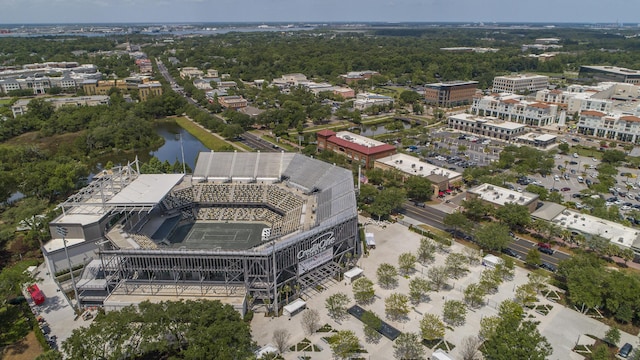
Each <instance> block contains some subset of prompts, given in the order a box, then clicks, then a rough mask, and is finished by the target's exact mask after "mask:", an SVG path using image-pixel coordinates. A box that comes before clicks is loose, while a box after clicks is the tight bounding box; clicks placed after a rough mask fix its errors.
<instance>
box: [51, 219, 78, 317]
mask: <svg viewBox="0 0 640 360" xmlns="http://www.w3.org/2000/svg"><path fill="white" fill-rule="evenodd" d="M56 233H58V235H60V236H62V244H63V246H64V253H65V255H66V256H67V263H68V264H69V273H70V274H71V285H73V293H74V295H75V297H76V306H75V308H76V310H78V309H80V298H79V297H78V288H77V287H76V279H75V277H74V276H73V267H72V266H71V258H70V257H69V249H67V234H68V233H69V230H68V229H67V228H66V227H62V226H56Z"/></svg>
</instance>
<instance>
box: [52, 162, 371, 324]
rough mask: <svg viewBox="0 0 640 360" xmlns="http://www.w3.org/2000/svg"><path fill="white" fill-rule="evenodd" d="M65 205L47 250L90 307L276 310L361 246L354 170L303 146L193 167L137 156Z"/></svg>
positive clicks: (68, 285)
mask: <svg viewBox="0 0 640 360" xmlns="http://www.w3.org/2000/svg"><path fill="white" fill-rule="evenodd" d="M60 207H61V208H62V211H63V213H62V215H60V216H59V217H58V218H56V219H55V220H54V221H52V222H51V223H50V224H49V227H50V231H51V234H52V237H53V238H52V240H51V241H49V242H48V243H47V244H45V245H44V246H43V252H44V254H45V259H46V262H47V266H48V267H49V270H50V271H51V273H53V274H57V275H58V280H59V281H60V282H61V283H63V287H65V290H70V289H71V288H72V287H73V285H74V284H75V288H76V289H77V293H78V298H79V303H80V304H81V305H82V306H94V305H98V306H105V308H118V307H121V306H125V305H129V304H135V303H138V302H140V301H143V300H150V301H160V300H172V299H176V298H216V299H220V300H221V301H223V302H227V303H230V304H231V305H233V306H234V307H236V308H237V309H238V310H240V311H242V312H244V310H245V309H246V308H247V307H249V308H252V307H253V306H254V305H260V304H266V305H270V304H273V306H274V307H275V308H274V310H275V311H276V312H277V310H278V308H279V307H280V306H281V305H282V303H284V302H285V301H286V300H288V299H289V298H290V297H291V298H296V297H297V296H298V295H299V294H301V293H304V292H305V290H308V291H314V289H315V288H316V287H317V286H318V285H319V284H320V283H322V282H323V281H325V280H326V279H328V278H331V277H334V276H335V275H337V274H339V273H340V272H341V271H344V270H345V265H346V264H347V263H349V262H350V261H352V260H353V259H356V258H357V257H358V255H359V254H360V252H361V249H360V246H361V245H360V242H359V241H358V230H357V206H356V199H355V192H354V185H353V176H352V173H351V172H350V171H349V170H346V169H343V168H340V167H337V166H335V165H331V164H328V163H325V162H322V161H319V160H315V159H312V158H309V157H306V156H304V155H301V154H293V153H284V152H282V153H238V152H233V153H215V152H203V153H200V154H199V157H198V160H197V163H196V167H195V170H194V172H193V174H192V175H183V174H140V173H139V170H138V169H137V163H133V164H129V165H127V166H122V167H118V168H114V169H113V170H111V171H104V172H103V173H102V174H100V175H99V176H96V178H95V179H94V180H93V181H92V182H91V183H90V184H89V185H88V186H87V187H85V188H84V189H82V190H81V191H80V192H78V193H77V194H76V195H74V196H72V197H71V198H69V199H68V200H67V201H65V202H64V203H63V204H61V205H60ZM256 225H258V227H256ZM196 226H197V227H198V230H197V229H196ZM212 227H213V228H212ZM189 229H190V230H189ZM260 230H261V231H260ZM69 266H72V267H73V268H74V269H77V270H76V271H74V275H75V277H74V278H75V280H76V281H75V283H70V281H69V279H68V278H69V276H68V275H69V274H68V269H69ZM65 273H66V274H65Z"/></svg>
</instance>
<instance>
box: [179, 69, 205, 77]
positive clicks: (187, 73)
mask: <svg viewBox="0 0 640 360" xmlns="http://www.w3.org/2000/svg"><path fill="white" fill-rule="evenodd" d="M202 74H204V73H203V72H202V70H200V69H198V68H196V67H191V66H188V67H183V68H181V69H180V77H181V78H183V79H194V78H199V77H202Z"/></svg>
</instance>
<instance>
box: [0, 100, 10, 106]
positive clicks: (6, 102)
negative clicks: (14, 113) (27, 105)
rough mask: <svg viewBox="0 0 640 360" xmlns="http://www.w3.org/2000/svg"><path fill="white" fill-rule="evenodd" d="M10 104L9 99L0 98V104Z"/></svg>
mask: <svg viewBox="0 0 640 360" xmlns="http://www.w3.org/2000/svg"><path fill="white" fill-rule="evenodd" d="M9 104H11V99H0V106H6V105H9Z"/></svg>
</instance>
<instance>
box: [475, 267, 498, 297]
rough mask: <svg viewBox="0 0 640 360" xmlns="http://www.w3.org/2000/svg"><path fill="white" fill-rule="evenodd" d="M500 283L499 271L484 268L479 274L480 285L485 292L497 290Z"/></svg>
mask: <svg viewBox="0 0 640 360" xmlns="http://www.w3.org/2000/svg"><path fill="white" fill-rule="evenodd" d="M501 283H502V277H501V276H500V273H499V272H498V271H497V270H496V268H494V269H484V270H483V271H482V274H480V283H479V284H480V286H481V287H482V289H483V290H484V291H485V293H491V294H493V293H495V292H496V291H498V286H500V284H501Z"/></svg>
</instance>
